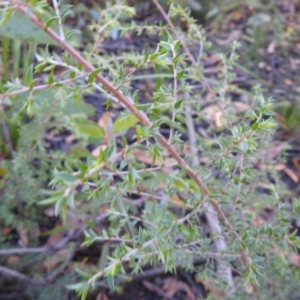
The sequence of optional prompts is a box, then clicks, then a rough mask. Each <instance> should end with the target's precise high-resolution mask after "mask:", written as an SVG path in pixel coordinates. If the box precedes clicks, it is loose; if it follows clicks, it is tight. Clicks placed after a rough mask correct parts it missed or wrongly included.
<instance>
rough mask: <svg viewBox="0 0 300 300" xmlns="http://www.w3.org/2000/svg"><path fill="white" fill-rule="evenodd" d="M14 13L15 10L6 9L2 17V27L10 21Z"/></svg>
mask: <svg viewBox="0 0 300 300" xmlns="http://www.w3.org/2000/svg"><path fill="white" fill-rule="evenodd" d="M13 12H14V9H13V8H12V7H7V8H5V9H4V11H3V16H2V19H1V21H0V26H3V25H4V24H6V23H7V22H8V21H9V19H10V18H11V16H12V14H13Z"/></svg>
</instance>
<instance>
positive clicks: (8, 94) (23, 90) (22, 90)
mask: <svg viewBox="0 0 300 300" xmlns="http://www.w3.org/2000/svg"><path fill="white" fill-rule="evenodd" d="M76 79H78V78H74V79H66V80H62V81H60V82H53V83H51V84H41V85H37V86H34V87H32V88H30V87H27V86H22V87H21V88H20V89H19V90H16V91H11V92H6V93H3V94H0V101H1V102H2V101H3V99H4V98H6V97H12V96H16V95H21V94H24V93H27V92H37V91H41V90H45V89H47V88H50V87H55V86H60V85H62V84H63V85H66V84H69V83H71V82H74V81H75V80H76Z"/></svg>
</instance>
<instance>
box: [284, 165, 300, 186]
mask: <svg viewBox="0 0 300 300" xmlns="http://www.w3.org/2000/svg"><path fill="white" fill-rule="evenodd" d="M282 171H283V172H284V173H285V174H286V175H288V176H289V177H290V179H291V180H292V181H293V182H294V183H299V177H298V176H297V174H296V173H295V172H294V171H293V170H292V169H290V168H288V167H287V166H285V168H284V169H283V170H282Z"/></svg>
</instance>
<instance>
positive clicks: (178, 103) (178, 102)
mask: <svg viewBox="0 0 300 300" xmlns="http://www.w3.org/2000/svg"><path fill="white" fill-rule="evenodd" d="M182 102H183V100H182V99H181V100H178V101H177V102H176V103H175V105H174V107H175V109H179V108H180V106H181V104H182Z"/></svg>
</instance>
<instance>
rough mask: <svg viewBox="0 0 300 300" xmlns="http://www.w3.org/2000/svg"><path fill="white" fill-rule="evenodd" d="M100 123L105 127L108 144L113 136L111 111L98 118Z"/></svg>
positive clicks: (105, 142) (105, 140)
mask: <svg viewBox="0 0 300 300" xmlns="http://www.w3.org/2000/svg"><path fill="white" fill-rule="evenodd" d="M98 125H99V126H100V127H102V128H103V129H104V132H105V137H104V144H106V145H108V144H109V143H110V140H111V137H112V126H113V123H112V120H111V115H110V112H109V111H106V112H105V113H104V114H103V115H102V116H101V117H100V118H99V120H98Z"/></svg>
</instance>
